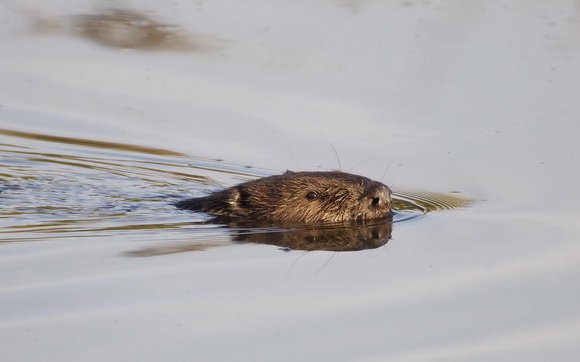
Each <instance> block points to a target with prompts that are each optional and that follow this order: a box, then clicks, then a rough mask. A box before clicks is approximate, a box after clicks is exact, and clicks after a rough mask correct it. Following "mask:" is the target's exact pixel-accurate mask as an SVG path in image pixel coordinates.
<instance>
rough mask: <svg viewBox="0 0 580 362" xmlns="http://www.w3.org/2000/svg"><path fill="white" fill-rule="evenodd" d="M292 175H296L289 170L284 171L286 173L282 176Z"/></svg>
mask: <svg viewBox="0 0 580 362" xmlns="http://www.w3.org/2000/svg"><path fill="white" fill-rule="evenodd" d="M293 173H296V172H294V171H290V170H286V172H284V173H283V175H291V174H293Z"/></svg>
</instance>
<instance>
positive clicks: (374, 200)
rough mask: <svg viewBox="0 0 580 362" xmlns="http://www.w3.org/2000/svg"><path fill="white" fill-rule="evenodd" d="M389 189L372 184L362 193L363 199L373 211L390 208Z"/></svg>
mask: <svg viewBox="0 0 580 362" xmlns="http://www.w3.org/2000/svg"><path fill="white" fill-rule="evenodd" d="M391 193H392V192H391V189H389V188H388V187H387V186H385V185H383V184H382V183H379V182H373V183H372V184H371V185H370V186H368V187H367V188H366V190H365V192H364V198H365V199H366V200H368V202H369V206H370V207H371V208H374V209H387V210H390V208H391Z"/></svg>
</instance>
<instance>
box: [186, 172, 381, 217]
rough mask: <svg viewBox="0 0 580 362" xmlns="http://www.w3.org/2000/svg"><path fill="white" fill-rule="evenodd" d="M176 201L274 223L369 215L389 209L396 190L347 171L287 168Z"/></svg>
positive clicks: (221, 214) (220, 214) (220, 213)
mask: <svg viewBox="0 0 580 362" xmlns="http://www.w3.org/2000/svg"><path fill="white" fill-rule="evenodd" d="M176 205H177V207H179V208H182V209H189V210H194V211H203V212H205V213H208V214H210V215H214V216H218V217H223V218H234V219H248V220H257V221H266V222H274V223H316V222H345V221H364V220H371V219H380V218H385V217H387V216H389V215H390V212H391V190H390V189H389V188H388V187H387V186H386V185H384V184H382V183H380V182H377V181H373V180H371V179H368V178H366V177H363V176H357V175H353V174H348V173H344V172H286V173H285V174H282V175H275V176H269V177H264V178H261V179H257V180H253V181H248V182H245V183H242V184H240V185H237V186H234V187H231V188H228V189H225V190H222V191H217V192H214V193H212V194H210V195H208V196H206V197H200V198H193V199H189V200H184V201H181V202H178V203H177V204H176Z"/></svg>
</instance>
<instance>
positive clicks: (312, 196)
mask: <svg viewBox="0 0 580 362" xmlns="http://www.w3.org/2000/svg"><path fill="white" fill-rule="evenodd" d="M306 198H307V199H308V200H314V199H316V198H318V194H317V193H316V192H314V191H310V192H309V193H307V194H306Z"/></svg>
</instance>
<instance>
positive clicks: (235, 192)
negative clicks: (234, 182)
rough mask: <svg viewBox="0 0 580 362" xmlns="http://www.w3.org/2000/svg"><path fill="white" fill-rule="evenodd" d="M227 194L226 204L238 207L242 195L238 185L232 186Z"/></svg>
mask: <svg viewBox="0 0 580 362" xmlns="http://www.w3.org/2000/svg"><path fill="white" fill-rule="evenodd" d="M228 196H229V197H228V204H230V206H231V207H232V208H236V207H240V201H241V198H242V197H241V193H240V188H239V187H232V188H231V190H230V192H229V195H228Z"/></svg>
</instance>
